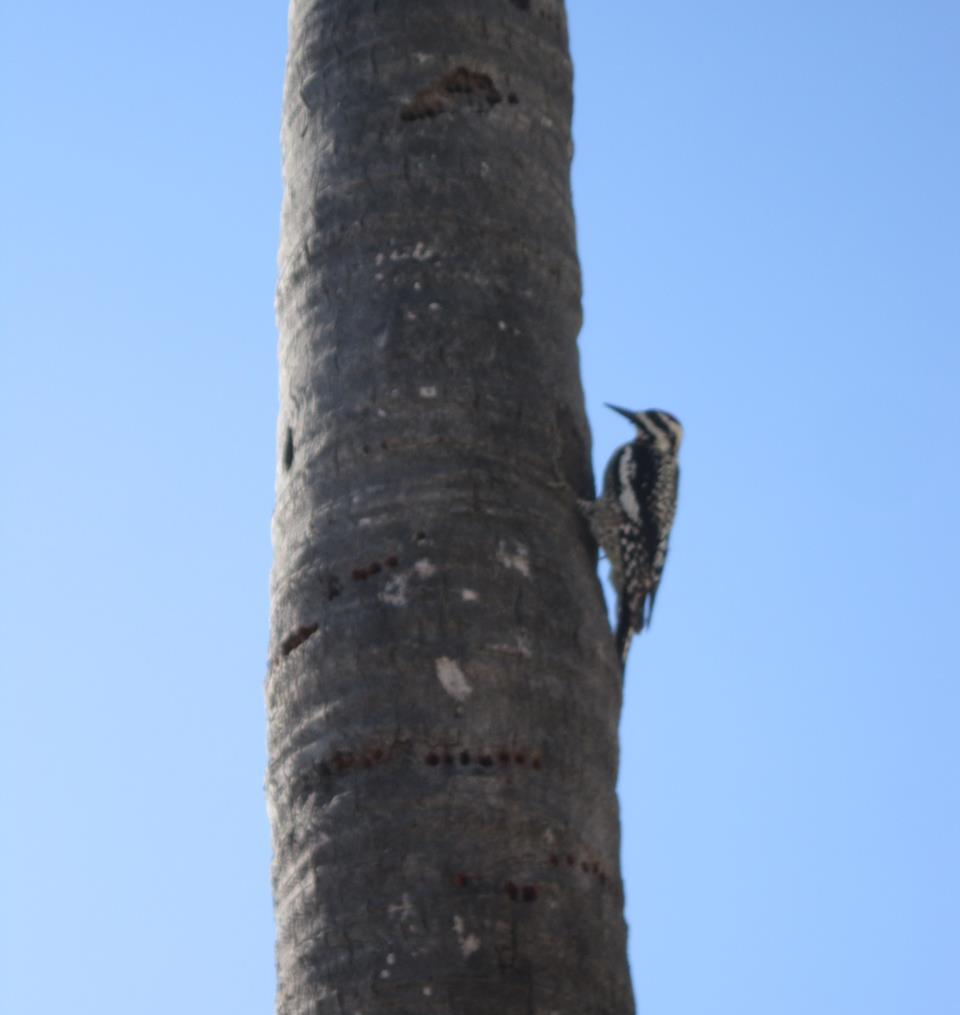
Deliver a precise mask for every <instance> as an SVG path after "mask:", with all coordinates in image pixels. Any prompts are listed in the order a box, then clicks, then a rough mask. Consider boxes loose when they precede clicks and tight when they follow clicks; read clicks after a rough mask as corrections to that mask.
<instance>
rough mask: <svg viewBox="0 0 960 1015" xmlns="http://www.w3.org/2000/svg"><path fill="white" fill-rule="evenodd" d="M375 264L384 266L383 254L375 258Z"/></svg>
mask: <svg viewBox="0 0 960 1015" xmlns="http://www.w3.org/2000/svg"><path fill="white" fill-rule="evenodd" d="M374 264H383V254H377V256H376V257H375V258H374Z"/></svg>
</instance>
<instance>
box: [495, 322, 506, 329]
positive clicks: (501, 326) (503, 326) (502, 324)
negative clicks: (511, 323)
mask: <svg viewBox="0 0 960 1015" xmlns="http://www.w3.org/2000/svg"><path fill="white" fill-rule="evenodd" d="M497 327H498V328H499V329H500V330H501V331H506V330H507V322H506V321H497Z"/></svg>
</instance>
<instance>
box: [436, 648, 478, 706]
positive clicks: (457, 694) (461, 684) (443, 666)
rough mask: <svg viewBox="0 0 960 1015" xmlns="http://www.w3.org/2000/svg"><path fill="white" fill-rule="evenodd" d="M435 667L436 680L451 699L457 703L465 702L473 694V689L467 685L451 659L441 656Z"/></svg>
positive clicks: (465, 679) (461, 671) (461, 672)
mask: <svg viewBox="0 0 960 1015" xmlns="http://www.w3.org/2000/svg"><path fill="white" fill-rule="evenodd" d="M435 665H436V668H437V680H439V681H440V684H441V685H442V687H443V689H444V690H445V691H446V692H447V694H449V695H450V697H451V698H456V699H457V701H466V700H467V698H469V697H470V695H471V694H473V688H472V687H471V686H470V685H469V684H468V683H467V678H466V677H465V676H464V674H463V670H461V669H460V667H459V665H458V664H457V663H456V662H455V661H454V660H453V659H448V658H447V657H446V656H441V657H440V658H439V659H438V660H437V661H436V663H435Z"/></svg>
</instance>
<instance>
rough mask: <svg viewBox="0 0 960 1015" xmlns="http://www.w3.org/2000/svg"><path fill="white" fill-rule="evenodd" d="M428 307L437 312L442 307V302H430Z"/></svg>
mask: <svg viewBox="0 0 960 1015" xmlns="http://www.w3.org/2000/svg"><path fill="white" fill-rule="evenodd" d="M428 309H429V310H431V311H433V313H436V312H437V311H438V310H439V309H440V304H439V303H430V304H429V305H428Z"/></svg>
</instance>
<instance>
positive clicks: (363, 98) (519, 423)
mask: <svg viewBox="0 0 960 1015" xmlns="http://www.w3.org/2000/svg"><path fill="white" fill-rule="evenodd" d="M570 114H571V65H570V59H569V55H568V51H567V38H566V19H565V13H564V9H563V4H562V2H560V0H379V2H377V0H349V2H348V0H293V3H292V5H291V9H290V54H289V62H288V69H287V85H286V94H285V102H284V122H283V146H284V175H285V183H286V191H285V199H284V207H283V226H282V241H281V252H280V282H279V290H278V315H279V325H280V355H281V408H280V420H279V447H278V450H279V462H280V465H279V469H278V480H277V505H276V513H275V519H274V540H275V549H276V556H275V565H274V573H273V581H272V594H273V618H272V640H271V650H270V652H271V655H270V671H269V675H268V679H267V704H268V709H269V720H270V735H269V736H270V744H269V752H270V762H269V771H268V780H267V781H268V794H269V801H270V806H271V814H272V821H273V833H274V849H275V859H274V872H273V876H274V892H275V900H276V919H277V932H278V948H277V961H278V976H279V984H278V1001H277V1007H278V1011H279V1012H281V1013H283V1015H293V1013H298V1015H300V1013H317V1015H319V1013H323V1015H327V1013H329V1015H356V1013H363V1015H376V1013H381V1012H392V1013H410V1015H414V1013H416V1015H491V1013H496V1015H513V1013H517V1015H520V1013H523V1015H532V1013H537V1015H551V1013H557V1015H590V1013H596V1015H599V1013H607V1015H626V1013H629V1012H631V1011H632V1010H633V1003H632V997H631V991H630V985H629V978H628V974H627V968H626V955H625V926H624V921H623V896H622V888H621V881H620V871H619V859H618V854H619V831H618V814H617V803H616V796H615V792H614V783H615V778H616V767H617V722H618V717H619V709H620V693H621V687H620V676H619V668H618V665H617V660H616V656H615V653H614V650H613V642H612V638H611V635H610V631H609V628H608V626H607V618H606V614H605V610H604V605H603V600H602V597H601V593H600V589H599V586H598V582H597V578H596V572H595V557H594V551H593V549H592V546H591V544H590V542H589V537H588V536H587V535H586V530H585V527H584V526H583V524H582V522H581V520H580V518H579V516H578V511H577V506H576V500H577V497H589V496H591V495H592V491H593V480H592V476H591V471H590V463H589V432H588V429H587V425H586V420H585V417H584V411H583V400H582V392H581V387H580V379H579V368H578V356H577V347H576V336H577V332H578V329H579V325H580V281H579V269H578V263H577V258H576V251H575V234H574V223H573V214H572V210H571V200H570V182H569V162H570V155H571V142H570Z"/></svg>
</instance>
